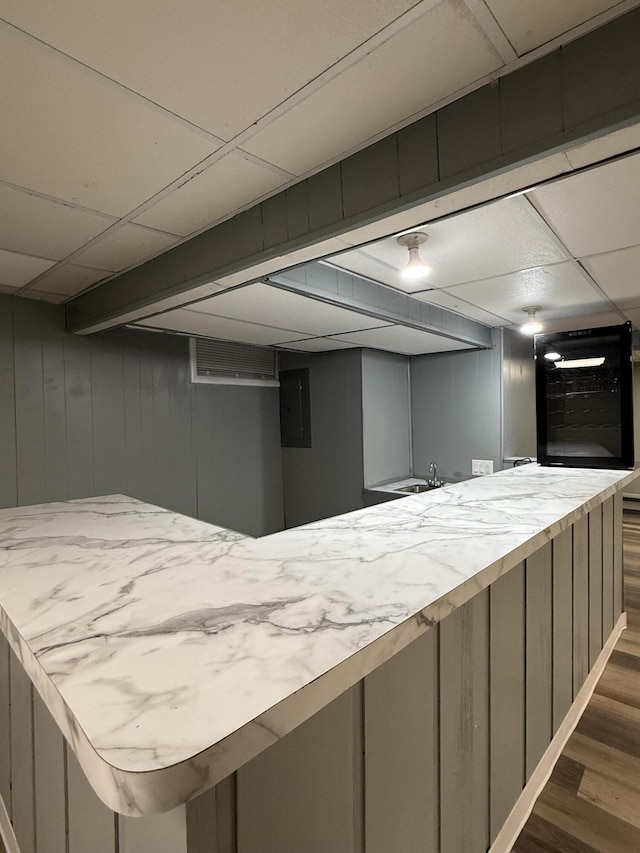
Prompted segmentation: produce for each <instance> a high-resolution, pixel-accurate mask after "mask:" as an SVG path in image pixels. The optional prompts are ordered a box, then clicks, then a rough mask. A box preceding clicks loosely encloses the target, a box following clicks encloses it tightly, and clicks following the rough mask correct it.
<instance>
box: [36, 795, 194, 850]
mask: <svg viewBox="0 0 640 853" xmlns="http://www.w3.org/2000/svg"><path fill="white" fill-rule="evenodd" d="M186 812H187V807H186V806H178V807H177V808H175V809H171V811H169V812H165V813H164V814H158V815H150V816H149V817H122V816H121V817H120V818H119V819H118V832H119V837H118V841H119V844H118V847H117V851H118V853H187V821H186ZM38 853H40V851H38ZM189 853H193V851H189Z"/></svg>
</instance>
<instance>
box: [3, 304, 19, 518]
mask: <svg viewBox="0 0 640 853" xmlns="http://www.w3.org/2000/svg"><path fill="white" fill-rule="evenodd" d="M14 383H15V370H14V349H13V300H12V299H10V298H9V297H6V296H5V297H3V296H1V295H0V401H2V404H1V405H0V447H1V448H2V453H0V507H6V506H15V505H16V504H17V502H18V475H17V460H16V403H15V388H14Z"/></svg>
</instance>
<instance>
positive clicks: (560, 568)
mask: <svg viewBox="0 0 640 853" xmlns="http://www.w3.org/2000/svg"><path fill="white" fill-rule="evenodd" d="M552 548H553V732H554V734H555V732H557V731H558V727H559V725H560V723H561V722H562V720H563V719H564V718H565V716H566V715H567V712H568V711H569V708H570V707H571V703H572V701H573V533H572V531H571V528H569V529H568V530H565V531H563V532H562V533H560V534H559V535H558V536H557V537H556V538H555V539H554V540H553V543H552Z"/></svg>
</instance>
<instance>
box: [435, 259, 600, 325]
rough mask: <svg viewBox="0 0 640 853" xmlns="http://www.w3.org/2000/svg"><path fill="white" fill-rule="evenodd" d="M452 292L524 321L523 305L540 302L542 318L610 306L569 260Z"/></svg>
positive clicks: (459, 287)
mask: <svg viewBox="0 0 640 853" xmlns="http://www.w3.org/2000/svg"><path fill="white" fill-rule="evenodd" d="M448 292H449V293H451V295H452V296H454V297H458V296H459V297H462V298H463V299H466V300H467V302H471V303H472V304H473V305H477V306H478V307H479V308H482V309H483V310H485V311H490V312H491V313H492V314H498V315H499V316H502V317H506V318H507V319H508V320H509V321H510V322H512V323H522V322H524V319H525V317H526V315H525V314H524V313H523V309H524V308H527V307H528V306H531V305H539V306H540V308H541V310H540V312H539V317H540V319H542V320H544V319H545V318H550V319H552V318H556V317H563V316H571V315H572V314H581V313H585V312H587V311H591V312H593V311H603V310H607V309H608V308H609V307H610V305H609V303H608V301H607V300H606V299H604V298H599V297H598V294H597V291H596V290H595V288H593V287H592V286H591V285H590V284H589V282H588V281H587V280H586V279H585V278H584V277H583V276H582V275H581V273H580V272H579V271H578V270H576V269H575V267H574V266H573V264H571V263H569V262H566V263H564V264H554V265H553V266H549V267H538V268H537V269H531V270H524V271H522V272H516V273H510V274H509V275H503V276H499V277H497V278H491V279H485V280H484V281H474V282H471V283H470V284H461V285H459V286H457V287H452V288H450V289H449V290H448Z"/></svg>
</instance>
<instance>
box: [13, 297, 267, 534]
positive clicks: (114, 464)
mask: <svg viewBox="0 0 640 853" xmlns="http://www.w3.org/2000/svg"><path fill="white" fill-rule="evenodd" d="M196 396H197V401H196ZM277 398H278V394H277V390H275V389H262V388H236V387H230V386H219V385H218V386H216V385H201V386H198V389H197V395H196V393H194V388H193V386H192V385H191V384H190V381H189V355H188V342H187V340H186V339H185V338H182V337H179V336H172V335H153V334H148V333H139V332H132V331H128V330H115V331H112V332H108V333H104V334H100V335H96V336H93V337H91V338H79V337H74V336H73V335H69V334H67V333H65V331H64V329H63V312H62V309H61V308H60V307H58V306H54V305H45V304H43V303H38V302H35V301H32V300H27V299H21V298H19V297H10V296H6V295H4V294H0V441H1V442H2V449H3V452H2V454H1V455H0V505H2V506H14V505H16V504H19V505H24V504H30V503H43V502H46V501H55V500H66V499H69V498H81V497H88V496H92V495H100V494H109V493H123V494H128V495H131V497H135V498H139V499H140V500H145V501H149V502H150V503H155V504H158V505H160V506H163V507H166V508H167V509H172V510H174V511H176V512H182V513H185V514H186V515H191V516H195V517H198V516H199V517H201V518H203V519H204V520H206V521H211V522H214V523H217V524H222V525H226V526H228V527H231V528H233V529H236V530H240V531H242V532H245V533H249V534H253V535H262V534H265V533H269V532H273V531H275V530H280V529H281V528H282V525H283V498H282V474H281V466H280V441H279V415H278V405H277ZM196 402H197V405H196ZM16 427H17V430H16ZM198 441H199V442H200V444H199V445H198V444H197V442H198ZM247 483H250V484H251V489H247ZM241 485H242V486H243V488H244V490H242V489H241ZM216 496H217V497H216ZM199 498H200V500H201V507H200V508H199V507H198V499H199Z"/></svg>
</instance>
